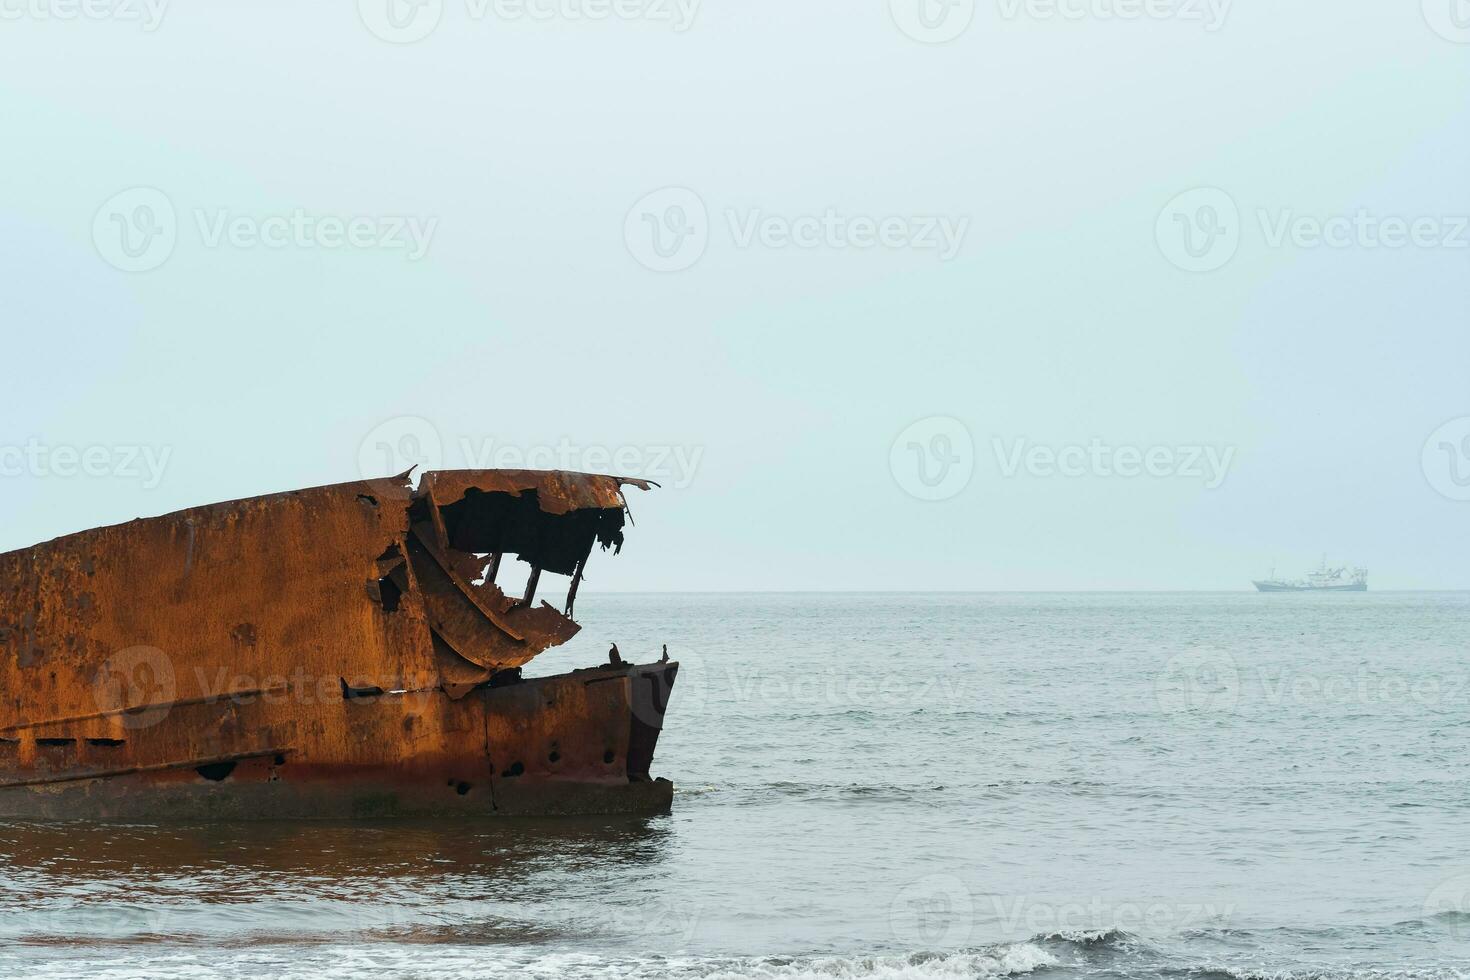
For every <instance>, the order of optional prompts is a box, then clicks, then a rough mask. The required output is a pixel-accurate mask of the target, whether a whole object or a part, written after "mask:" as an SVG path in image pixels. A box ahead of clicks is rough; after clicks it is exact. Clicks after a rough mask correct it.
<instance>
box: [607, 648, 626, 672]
mask: <svg viewBox="0 0 1470 980" xmlns="http://www.w3.org/2000/svg"><path fill="white" fill-rule="evenodd" d="M607 662H608V663H610V664H612V665H613V666H614V667H621V666H622V665H623V655H622V654H621V653H618V645H617V644H616V643H614V644H613V645H612V649H611V650H609V651H607Z"/></svg>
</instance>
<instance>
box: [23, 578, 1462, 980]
mask: <svg viewBox="0 0 1470 980" xmlns="http://www.w3.org/2000/svg"><path fill="white" fill-rule="evenodd" d="M578 612H579V614H580V615H581V618H582V621H583V624H584V629H583V633H582V635H581V636H580V637H578V639H577V640H576V641H574V642H573V643H572V644H570V645H568V646H567V647H565V648H563V649H561V650H558V651H555V652H552V653H549V654H547V655H545V656H543V657H542V658H539V659H538V660H537V661H536V662H535V663H534V664H533V665H532V669H530V670H528V673H546V674H550V673H557V672H560V671H561V670H564V669H567V668H570V667H575V666H584V665H589V664H591V663H595V662H598V661H600V660H601V659H602V658H603V657H604V656H605V651H606V649H607V645H608V643H609V642H610V641H616V642H617V643H618V645H619V647H620V649H621V650H622V652H623V655H624V656H625V657H626V658H628V659H635V660H639V661H644V660H651V659H656V657H657V652H658V650H659V646H660V644H663V643H668V644H669V647H670V651H671V653H672V654H673V655H674V657H675V658H676V659H678V660H679V661H680V662H681V664H682V665H683V666H682V670H681V673H680V675H679V680H678V684H677V686H676V688H675V691H674V696H673V699H672V703H671V705H670V709H669V713H668V717H667V727H666V729H665V732H664V735H663V738H662V740H661V742H660V744H659V750H658V754H657V756H656V757H655V760H654V772H655V773H656V774H659V775H663V776H666V777H668V778H670V779H672V780H673V781H674V782H675V784H676V785H677V787H678V792H677V794H676V796H675V799H674V807H673V811H672V813H670V814H669V815H666V816H659V817H654V818H640V819H626V818H624V819H611V818H608V819H575V820H548V821H534V822H511V821H505V822H494V821H485V822H478V823H452V822H451V823H404V824H363V825H349V824H328V825H321V826H313V825H307V824H260V825H250V826H246V825H222V826H166V825H160V826H121V827H119V826H101V825H90V824H68V825H53V826H40V825H29V824H14V823H11V824H0V888H3V891H0V899H3V900H0V976H6V977H31V978H48V980H49V978H62V977H87V978H107V977H133V976H139V975H146V976H150V977H158V978H174V977H178V978H184V977H191V978H192V977H201V976H204V977H213V976H218V977H251V978H257V977H301V978H307V977H317V976H320V975H322V974H323V973H325V972H327V971H332V972H333V975H334V976H346V977H353V978H369V977H372V978H383V977H414V978H418V977H422V978H425V980H427V978H434V980H454V978H467V977H501V976H507V977H510V976H528V977H548V978H551V977H572V978H579V977H581V978H601V977H608V978H611V977H620V978H644V977H647V978H655V977H668V978H690V980H694V978H736V977H771V978H777V977H792V978H805V977H822V978H848V977H853V978H858V977H864V978H866V977H873V978H885V977H895V978H900V977H901V978H928V977H976V978H990V977H1034V978H1037V980H1053V978H1056V980H1063V978H1081V977H1088V978H1108V977H1117V978H1124V977H1127V978H1154V977H1157V978H1170V980H1230V978H1238V980H1248V978H1268V977H1269V978H1276V977H1286V978H1301V980H1308V978H1323V980H1337V978H1344V980H1345V978H1351V977H1364V978H1375V980H1377V978H1383V980H1390V978H1404V980H1409V978H1450V977H1462V976H1470V751H1467V747H1470V662H1467V657H1466V652H1467V650H1470V594H1467V593H1377V592H1370V593H1367V594H1358V595H1354V594H1336V595H1333V594H1327V595H1256V594H1248V593H1244V592H1241V593H1231V594H1226V593H1217V594H1205V593H1198V594H1194V593H1190V594H1107V593H1091V594H1034V595H1032V594H1004V595H1000V594H993V595H992V594H987V595H909V594H903V595H900V594H823V595H794V594H781V595H767V594H739V595H734V594H731V595H611V596H609V595H590V594H589V595H588V596H586V597H584V598H583V599H582V601H581V603H579V605H578Z"/></svg>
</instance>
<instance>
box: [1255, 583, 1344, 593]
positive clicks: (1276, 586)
mask: <svg viewBox="0 0 1470 980" xmlns="http://www.w3.org/2000/svg"><path fill="white" fill-rule="evenodd" d="M1255 586H1256V591H1257V592H1367V591H1368V583H1367V582H1351V583H1348V584H1347V585H1294V584H1292V583H1290V582H1256V583H1255Z"/></svg>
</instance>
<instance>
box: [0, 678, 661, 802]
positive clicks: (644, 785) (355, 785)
mask: <svg viewBox="0 0 1470 980" xmlns="http://www.w3.org/2000/svg"><path fill="white" fill-rule="evenodd" d="M677 673H678V665H677V664H674V663H669V664H653V665H649V666H643V667H639V666H628V667H623V668H617V669H614V668H600V669H595V670H588V671H577V672H575V673H572V674H564V675H561V676H557V677H547V678H541V679H538V680H529V681H523V682H520V683H518V684H512V685H510V686H505V687H497V688H487V689H483V690H479V691H476V692H474V693H473V694H471V695H470V696H468V697H465V698H463V699H461V700H460V701H458V702H456V703H455V704H456V707H455V710H454V711H453V712H452V713H450V714H443V713H440V714H438V717H439V718H441V719H442V721H441V723H442V725H443V726H444V727H443V728H441V729H440V730H439V731H438V732H434V733H427V732H426V733H424V737H425V738H426V739H431V740H432V741H434V742H435V743H436V744H437V745H440V746H442V747H443V749H442V750H441V751H439V752H436V753H434V754H432V755H422V756H420V755H412V756H410V757H408V758H406V759H403V760H401V761H398V762H392V763H384V762H382V761H376V762H363V763H360V764H351V763H349V764H320V763H312V762H309V761H303V760H301V759H299V758H298V757H297V754H296V753H295V752H293V751H292V750H290V749H281V750H280V751H270V750H269V749H266V748H265V747H263V746H262V749H263V750H258V751H251V750H247V752H248V754H243V755H240V754H237V757H234V758H224V757H220V758H214V757H211V758H212V761H210V760H199V759H191V760H187V761H190V762H196V761H197V762H202V764H201V765H198V766H191V765H168V766H164V767H159V768H147V769H143V770H141V771H132V772H126V771H122V770H120V769H119V768H118V765H117V760H116V759H115V758H112V757H111V756H113V755H115V753H116V747H111V746H106V745H101V746H98V745H90V744H88V743H86V742H83V743H81V745H80V746H77V747H74V748H73V747H65V748H63V747H60V746H51V747H47V746H43V747H42V748H41V751H42V752H43V753H53V754H52V757H51V759H50V760H49V762H50V763H51V765H48V766H46V769H47V770H48V771H47V772H45V773H44V774H43V775H41V776H39V777H37V776H35V775H34V774H33V775H32V778H33V779H34V778H40V779H42V780H44V781H41V782H33V783H31V784H30V785H28V786H12V787H10V788H8V789H4V790H0V817H5V818H23V819H62V820H64V819H76V818H78V817H86V818H89V819H102V820H158V819H168V820H262V819H278V820H350V819H382V818H398V817H488V816H517V815H526V816H547V815H570V814H592V813H658V812H662V811H665V810H667V809H668V808H669V805H670V803H671V801H672V798H673V784H672V783H670V782H669V781H668V780H666V779H654V778H652V777H650V775H649V771H648V770H649V766H650V763H651V761H652V756H653V750H654V747H655V746H656V745H657V741H658V734H659V731H660V729H661V728H662V722H663V708H664V706H665V705H666V704H667V702H668V694H669V691H670V690H671V689H672V687H673V682H674V677H675V676H676V675H677ZM436 698H438V699H444V698H445V696H444V695H443V694H442V693H439V694H436V693H433V692H428V693H418V694H398V695H394V694H383V695H378V696H373V697H363V698H358V699H353V700H349V701H339V702H337V703H336V704H335V705H328V704H324V705H322V706H321V711H320V714H321V719H320V721H321V723H322V724H323V725H336V724H340V725H344V726H346V727H347V728H348V729H349V730H351V731H352V732H354V734H355V735H357V736H358V737H361V738H362V739H364V740H365V741H371V740H374V739H390V738H393V737H394V736H395V734H396V732H398V731H403V730H410V731H411V730H414V729H417V728H419V727H420V726H421V725H423V724H425V722H424V719H425V718H427V717H433V716H434V715H435V712H434V711H433V710H432V709H433V708H434V707H436V706H435V705H434V704H433V703H432V702H433V700H434V699H436ZM446 700H447V699H446ZM240 702H241V703H238V704H237V703H234V702H229V703H220V704H216V705H197V706H192V709H193V711H194V712H200V711H202V710H204V709H206V708H213V709H215V710H230V711H231V712H232V713H233V714H234V715H235V717H238V718H242V719H249V718H250V717H251V716H252V714H254V713H255V712H262V713H263V712H264V709H265V707H266V706H264V705H259V704H258V703H257V702H255V700H254V699H240ZM438 707H442V705H441V706H438ZM68 756H69V757H68ZM83 757H84V758H83ZM201 769H202V770H204V771H203V772H201V771H200V770H201ZM12 771H13V770H12ZM32 771H33V773H34V769H33V770H32Z"/></svg>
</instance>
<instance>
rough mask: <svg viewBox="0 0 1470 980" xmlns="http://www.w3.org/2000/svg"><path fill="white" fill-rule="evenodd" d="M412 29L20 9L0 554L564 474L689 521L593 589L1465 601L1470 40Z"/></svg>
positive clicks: (1041, 14) (1305, 2)
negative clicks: (1355, 566) (398, 480)
mask: <svg viewBox="0 0 1470 980" xmlns="http://www.w3.org/2000/svg"><path fill="white" fill-rule="evenodd" d="M387 2H388V0H362V2H361V3H358V4H357V5H356V7H354V4H353V2H351V0H347V2H335V3H321V4H299V3H286V2H283V0H261V2H254V3H249V4H201V3H193V4H183V3H179V4H166V3H163V0H151V6H150V5H149V3H145V2H144V0H87V6H86V7H80V6H79V3H80V0H49V2H48V0H0V121H3V126H4V136H3V137H0V172H3V173H4V175H5V192H4V197H3V202H0V217H3V222H4V228H3V234H0V250H3V255H0V259H3V261H0V270H3V271H0V276H3V282H4V294H3V304H0V323H3V324H4V328H5V339H6V347H5V362H6V363H7V364H8V365H9V367H10V371H9V372H8V375H9V376H8V379H7V383H6V384H5V385H4V388H3V394H0V399H3V407H4V412H3V419H4V425H3V430H0V469H3V473H4V475H3V476H0V508H3V513H4V515H5V520H4V522H3V530H0V548H4V549H8V548H17V547H23V546H26V545H29V544H32V543H34V542H36V541H39V540H44V539H47V538H50V537H53V536H56V535H59V534H63V533H66V532H69V531H74V530H80V529H83V528H87V527H92V526H96V525H99V524H106V523H114V522H118V521H123V520H127V519H130V518H133V517H138V516H148V515H156V514H162V513H166V512H169V511H172V510H176V509H180V508H183V507H187V506H191V505H195V504H203V503H208V502H213V501H217V500H223V499H230V498H235V497H242V496H249V495H254V494H260V493H268V492H274V491H280V490H287V489H294V488H299V487H304V486H313V485H318V484H323V483H333V482H339V481H344V480H351V479H357V478H359V477H360V476H363V475H366V476H376V475H381V474H383V473H386V472H388V471H389V470H390V469H391V468H393V467H395V466H397V465H398V464H399V463H404V464H405V465H406V463H407V462H412V461H417V460H418V459H426V460H428V461H429V462H430V463H432V464H438V465H442V466H450V467H454V466H471V465H477V464H479V465H517V464H519V463H520V462H521V461H522V460H526V461H527V462H529V463H530V465H539V466H559V465H569V466H571V467H573V468H579V467H580V468H588V469H597V470H604V471H606V470H619V471H621V472H625V473H627V474H629V475H641V476H648V477H651V478H653V479H656V480H659V481H660V482H662V483H664V484H665V487H664V489H663V490H661V491H658V492H655V493H651V494H647V495H643V494H636V493H635V495H634V498H633V500H632V504H633V508H634V516H635V518H636V519H637V521H638V527H637V528H636V529H634V531H633V532H632V533H631V534H630V538H629V545H628V548H627V550H626V551H625V553H624V555H623V557H621V558H619V559H617V560H616V561H613V560H607V561H605V562H603V563H602V564H600V565H599V564H598V563H596V562H594V564H593V566H592V570H591V572H590V576H591V578H590V581H589V588H592V589H617V590H630V589H715V590H723V589H731V590H745V589H905V590H927V589H976V590H989V589H1238V588H1248V587H1249V580H1250V579H1251V578H1252V577H1259V576H1261V575H1263V574H1264V573H1266V572H1267V571H1268V570H1269V569H1270V567H1271V566H1272V565H1273V564H1274V565H1276V566H1277V568H1278V570H1279V571H1281V572H1283V573H1291V574H1299V573H1300V572H1302V571H1304V570H1305V567H1306V566H1308V565H1314V564H1315V563H1316V562H1317V560H1318V558H1319V557H1320V555H1321V553H1323V552H1330V553H1331V555H1332V556H1333V557H1334V558H1337V559H1340V560H1343V561H1351V562H1357V563H1362V564H1365V565H1368V566H1369V567H1371V568H1372V570H1373V573H1374V578H1373V585H1374V587H1375V588H1467V587H1470V561H1467V555H1470V520H1467V517H1470V501H1467V500H1466V499H1464V498H1470V377H1467V375H1470V330H1467V327H1470V229H1467V227H1466V218H1465V216H1466V215H1470V180H1467V174H1470V6H1467V5H1466V4H1464V3H1462V2H1461V0H1424V3H1423V5H1422V8H1421V4H1420V0H1405V2H1401V3H1392V4H1388V3H1374V4H1356V5H1347V4H1343V3H1341V2H1337V0H1333V2H1328V0H1293V2H1291V3H1262V2H1259V0H1256V2H1250V3H1246V2H1237V3H1233V4H1232V3H1227V2H1224V0H1148V2H1147V3H1145V2H1143V0H1118V2H1115V0H1061V2H1060V4H1057V3H1048V2H1046V0H1031V2H1021V0H989V2H985V0H981V2H979V3H970V2H967V0H951V2H950V4H949V5H948V6H946V5H945V4H944V3H941V2H940V0H924V2H925V5H924V6H922V7H921V6H920V0H892V2H891V3H890V2H889V0H739V2H732V0H704V2H702V3H695V2H693V0H586V2H585V3H577V2H573V0H524V2H521V0H495V2H491V0H486V2H483V3H482V2H481V0H421V2H420V5H418V6H415V5H413V4H410V3H404V2H402V0H395V2H397V3H399V6H398V7H396V8H394V9H389V8H388V7H387V6H386V3H387ZM1456 4H1459V7H1458V8H1457V7H1456ZM1461 25H1464V26H1461ZM527 457H529V459H527ZM599 568H600V569H601V571H600V572H599V571H598V569H599Z"/></svg>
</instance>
